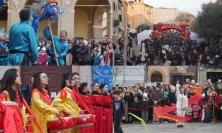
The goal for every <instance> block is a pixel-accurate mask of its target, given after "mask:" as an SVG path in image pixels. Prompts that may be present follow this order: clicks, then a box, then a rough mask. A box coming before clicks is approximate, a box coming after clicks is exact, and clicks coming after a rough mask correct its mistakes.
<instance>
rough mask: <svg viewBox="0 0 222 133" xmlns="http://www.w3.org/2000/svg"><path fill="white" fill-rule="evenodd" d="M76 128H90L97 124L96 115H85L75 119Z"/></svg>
mask: <svg viewBox="0 0 222 133" xmlns="http://www.w3.org/2000/svg"><path fill="white" fill-rule="evenodd" d="M73 121H74V123H75V125H74V126H75V128H82V127H89V126H93V125H94V124H95V121H96V120H95V115H93V114H85V115H79V116H77V117H75V118H73Z"/></svg>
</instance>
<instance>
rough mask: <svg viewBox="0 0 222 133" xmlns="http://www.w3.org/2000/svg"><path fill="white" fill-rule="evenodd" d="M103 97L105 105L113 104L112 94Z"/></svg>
mask: <svg viewBox="0 0 222 133" xmlns="http://www.w3.org/2000/svg"><path fill="white" fill-rule="evenodd" d="M101 97H102V102H103V105H105V106H110V107H111V106H112V104H113V99H112V96H111V95H109V96H101Z"/></svg>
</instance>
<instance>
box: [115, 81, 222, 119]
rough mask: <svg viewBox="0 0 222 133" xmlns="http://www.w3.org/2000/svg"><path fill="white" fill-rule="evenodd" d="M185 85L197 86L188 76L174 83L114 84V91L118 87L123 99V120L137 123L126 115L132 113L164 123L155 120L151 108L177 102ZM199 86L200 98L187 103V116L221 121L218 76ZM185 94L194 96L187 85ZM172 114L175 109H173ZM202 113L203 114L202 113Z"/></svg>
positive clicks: (220, 87) (221, 104)
mask: <svg viewBox="0 0 222 133" xmlns="http://www.w3.org/2000/svg"><path fill="white" fill-rule="evenodd" d="M184 85H185V86H186V85H193V86H200V85H199V84H198V83H195V81H194V80H191V81H190V80H189V79H187V80H186V82H184V83H181V82H180V81H177V83H176V85H172V84H169V83H166V84H165V83H164V84H162V83H156V85H148V86H145V85H144V84H136V85H135V86H125V85H116V87H114V90H115V89H116V90H120V91H121V92H122V93H121V96H122V98H123V99H124V101H125V107H126V112H127V113H126V120H124V122H126V123H139V121H138V120H137V119H136V118H134V117H132V116H131V115H128V113H133V114H135V115H137V116H139V117H141V118H143V120H145V122H147V123H152V122H154V121H156V122H163V121H168V122H169V120H164V119H157V117H155V115H154V113H155V112H154V107H156V106H171V105H172V104H176V101H177V95H178V93H179V92H180V91H179V90H180V88H181V87H182V86H184ZM201 87H202V96H201V100H200V101H199V102H198V103H196V104H194V105H192V106H189V109H188V111H187V113H186V115H190V116H192V121H197V122H204V123H209V122H218V121H222V111H221V110H222V82H221V80H220V79H219V80H218V81H217V82H216V83H212V82H211V80H208V81H207V82H206V83H205V84H204V85H203V86H201ZM187 90H188V91H187V92H188V93H187V96H188V98H189V97H190V96H193V95H195V94H194V92H193V91H192V90H191V89H188V87H187ZM172 113H175V112H172ZM203 114H204V115H203Z"/></svg>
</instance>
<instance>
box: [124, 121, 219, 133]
mask: <svg viewBox="0 0 222 133" xmlns="http://www.w3.org/2000/svg"><path fill="white" fill-rule="evenodd" d="M184 126H185V127H184V128H177V127H176V125H175V123H161V124H147V128H148V131H145V129H144V127H143V126H142V125H141V124H123V125H122V128H123V131H124V133H222V123H217V124H211V123H207V124H205V123H186V124H185V125H184Z"/></svg>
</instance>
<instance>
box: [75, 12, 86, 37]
mask: <svg viewBox="0 0 222 133" xmlns="http://www.w3.org/2000/svg"><path fill="white" fill-rule="evenodd" d="M88 21H89V16H88V14H87V12H86V11H85V10H84V9H81V8H76V9H75V37H83V38H84V39H87V38H88V29H89V28H88Z"/></svg>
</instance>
